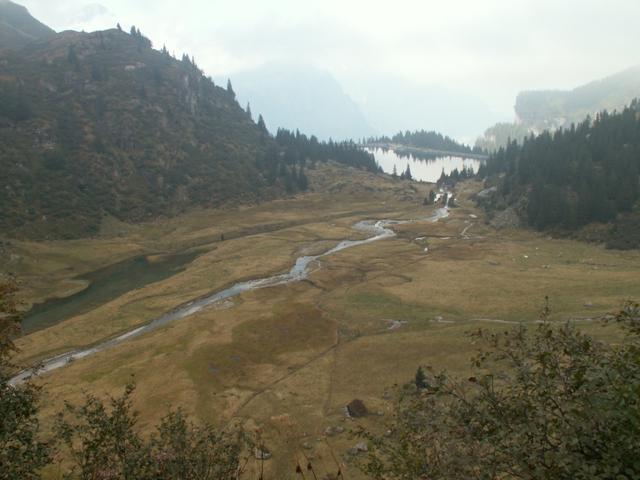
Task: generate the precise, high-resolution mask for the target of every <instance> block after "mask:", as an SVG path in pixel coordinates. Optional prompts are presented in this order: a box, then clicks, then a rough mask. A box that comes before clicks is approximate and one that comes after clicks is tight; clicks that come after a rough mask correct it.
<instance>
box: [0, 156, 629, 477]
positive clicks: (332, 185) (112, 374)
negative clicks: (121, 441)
mask: <svg viewBox="0 0 640 480" xmlns="http://www.w3.org/2000/svg"><path fill="white" fill-rule="evenodd" d="M311 180H312V186H313V187H314V189H315V190H316V193H314V192H311V193H308V194H305V195H302V196H299V197H297V198H295V199H289V200H282V201H277V202H270V203H267V204H264V205H258V206H254V207H246V208H240V209H237V210H228V211H200V212H195V213H191V214H188V215H184V216H182V217H180V218H175V219H170V220H165V221H162V222H160V221H158V222H153V223H150V224H147V225H142V226H137V227H132V226H127V225H116V224H112V225H108V226H106V227H105V232H104V235H103V236H101V237H99V238H97V239H92V240H78V241H72V242H42V243H33V242H31V243H23V242H13V244H12V246H11V247H10V253H7V255H9V257H8V258H10V268H11V269H12V270H13V271H14V272H16V273H17V274H18V276H19V278H20V279H21V280H22V281H23V283H24V294H25V299H26V300H27V301H29V302H33V301H41V300H43V299H44V298H48V297H51V296H55V295H68V294H69V293H71V292H73V291H77V290H78V289H81V288H83V287H84V286H86V285H83V283H82V282H81V281H78V280H76V279H75V277H77V276H78V275H81V274H83V273H86V272H88V271H91V270H95V269H98V268H101V267H104V266H105V265H108V264H109V263H114V262H116V261H121V260H123V259H126V258H129V257H131V256H134V255H142V254H144V255H158V254H166V253H167V252H179V251H185V250H188V249H193V248H195V249H197V250H198V253H199V255H198V256H197V257H196V258H195V260H194V261H193V262H192V263H190V264H188V265H187V266H186V268H185V269H184V270H183V271H181V272H179V273H177V274H175V275H173V276H170V277H169V278H166V279H164V280H161V281H159V282H155V283H152V284H149V285H146V286H143V287H141V288H138V289H135V290H133V291H130V292H128V293H126V294H124V295H122V296H120V297H118V298H116V299H113V300H111V301H108V302H107V303H104V304H103V305H101V306H99V307H98V308H95V309H93V310H91V311H89V312H86V313H84V314H81V315H77V316H75V317H73V318H71V319H69V320H66V321H64V322H61V323H58V324H57V325H55V326H52V327H49V328H46V329H43V330H39V331H36V332H34V333H31V334H29V335H27V336H24V337H22V338H20V339H19V340H18V346H19V347H20V349H21V353H20V355H19V357H18V358H17V361H19V362H22V363H23V364H32V363H33V362H35V361H36V360H38V359H42V358H45V357H48V356H51V355H53V354H56V353H60V352H63V351H66V350H69V349H71V348H75V347H80V346H86V345H90V344H92V343H95V342H98V341H99V340H102V339H104V338H107V337H110V336H113V335H116V334H118V333H120V332H123V331H126V330H128V329H131V328H133V327H134V326H136V325H140V324H143V323H145V322H148V321H150V320H151V319H153V318H155V317H157V316H158V315H160V314H162V313H163V312H166V311H168V310H170V309H172V308H174V307H176V306H178V305H181V304H184V303H185V302H188V301H189V300H192V299H194V298H197V297H201V296H203V295H205V294H208V293H210V292H212V291H216V290H219V289H221V288H223V287H225V286H228V285H230V284H232V283H234V282H236V281H238V280H244V279H250V278H259V277H263V276H266V275H269V274H273V273H277V272H284V271H287V270H288V269H289V268H290V267H291V265H292V263H293V261H294V260H295V258H296V257H298V256H299V255H301V254H312V253H319V252H322V251H325V250H327V249H329V248H331V247H332V246H334V245H336V244H337V243H338V242H339V241H340V240H342V239H345V238H363V236H364V234H362V233H358V232H356V231H354V230H353V229H352V225H353V224H354V223H356V222H357V221H360V220H363V219H381V218H394V219H419V218H425V217H427V216H428V215H429V214H430V213H432V211H433V209H434V207H424V206H422V198H424V196H425V195H426V194H427V192H428V191H429V189H430V188H433V186H431V185H427V184H414V186H411V185H410V184H409V182H403V181H392V180H391V179H388V178H382V177H374V176H371V175H370V174H367V173H364V172H359V171H355V170H349V171H347V172H345V171H344V170H340V169H337V168H336V167H324V166H323V167H319V169H318V170H316V171H315V172H313V173H312V175H311ZM480 188H481V186H480V184H477V183H473V182H468V183H465V184H461V185H460V186H459V187H458V191H457V192H456V193H457V204H458V207H457V208H454V209H451V215H450V216H449V217H448V218H446V219H443V220H440V221H439V222H437V223H431V222H424V221H415V222H411V223H406V224H402V225H398V226H395V227H394V230H395V231H396V233H397V236H396V237H394V238H391V239H385V240H381V241H378V242H375V243H370V244H365V245H361V246H358V247H355V248H352V249H348V250H344V251H342V252H338V253H336V254H334V255H331V256H328V257H325V258H322V259H321V265H320V268H318V269H316V270H315V271H314V272H313V273H312V274H311V275H310V276H309V278H308V279H307V280H304V281H301V282H297V283H292V284H288V285H281V286H276V287H270V288H266V289H262V290H256V291H252V292H247V293H244V294H242V295H240V296H238V297H235V298H233V299H228V300H225V301H223V302H220V303H219V304H216V305H213V306H212V307H211V308H207V309H205V310H203V311H201V312H198V313H197V314H195V315H193V316H191V317H188V318H185V319H183V320H180V321H176V322H174V323H171V324H170V325H168V326H166V327H164V328H161V329H159V330H156V331H153V332H151V333H149V334H148V335H144V336H142V337H139V338H136V339H133V340H131V341H129V342H125V343H123V344H121V345H118V346H117V347H114V348H112V349H109V350H106V351H103V352H100V353H98V354H96V355H94V356H91V357H88V358H86V359H82V360H77V361H74V362H72V363H70V364H69V365H68V366H66V367H64V368H61V369H59V370H56V371H54V372H52V373H50V374H47V375H44V376H43V377H42V378H41V379H39V380H38V382H39V383H42V384H43V385H44V395H45V396H46V401H45V402H44V403H43V415H44V423H45V427H47V426H49V425H50V424H51V421H52V418H53V414H54V413H55V412H56V411H58V410H59V409H60V408H61V406H62V404H63V401H65V400H71V401H76V402H77V401H80V400H81V399H82V395H83V392H85V391H91V392H93V393H96V394H98V395H102V394H108V393H110V394H118V393H119V392H121V391H122V387H123V385H124V384H125V383H126V382H127V381H128V380H129V379H130V378H131V377H132V376H133V377H134V378H135V380H136V382H137V385H138V388H137V393H136V402H137V407H138V409H139V410H140V411H141V413H142V415H141V426H142V428H146V427H147V426H149V425H151V424H153V423H156V422H157V421H158V420H159V418H160V417H161V416H162V415H163V414H164V413H166V410H167V408H168V406H169V405H172V406H174V407H175V406H180V407H182V408H184V409H185V410H186V411H187V412H188V413H190V414H192V415H193V416H194V417H195V418H197V419H198V420H203V421H210V422H213V423H215V424H225V423H226V422H229V421H231V420H232V419H234V418H235V419H239V420H241V421H242V422H244V423H245V425H246V427H247V428H249V429H253V430H256V431H259V432H261V435H262V437H263V438H264V440H265V442H266V444H267V446H268V447H269V449H270V450H272V451H273V452H274V456H273V458H272V459H271V460H269V461H267V462H266V464H265V467H266V469H267V474H266V478H271V479H286V478H294V477H295V473H294V469H295V462H296V461H297V460H299V461H301V462H306V460H305V459H306V458H309V459H312V461H313V462H314V465H316V467H317V468H318V469H319V470H320V471H321V472H329V471H332V470H335V466H334V465H335V463H334V460H333V455H335V456H336V457H337V458H338V460H339V461H341V462H345V463H346V471H347V472H348V475H347V477H346V478H360V477H359V476H358V475H359V474H358V473H357V470H356V468H355V467H354V459H352V458H351V457H350V456H349V454H347V451H348V450H349V449H350V448H351V447H353V445H354V444H356V443H358V442H359V441H360V440H358V439H355V438H354V437H353V436H351V435H350V434H349V433H348V432H349V430H351V429H354V430H355V429H357V428H358V427H359V426H366V427H367V428H372V429H379V428H383V425H384V422H385V416H389V415H390V413H391V411H390V407H391V403H390V401H389V398H390V395H389V392H392V391H393V388H394V385H400V384H403V383H405V382H407V381H409V380H410V379H411V378H412V376H413V374H414V372H415V370H416V368H417V366H418V365H425V366H432V367H434V368H435V369H443V368H444V369H447V370H448V371H450V372H457V373H462V374H464V373H465V371H466V370H467V369H468V367H469V361H468V360H469V357H470V356H471V355H472V353H473V352H474V348H475V347H474V346H473V345H472V344H471V341H470V340H469V338H468V335H467V333H468V332H470V331H471V330H473V329H478V328H481V327H482V328H490V329H503V328H508V326H509V325H510V324H511V322H513V323H515V322H520V321H523V322H531V323H533V322H535V321H536V320H537V318H538V312H539V311H540V310H541V308H542V307H543V304H544V298H545V296H546V295H548V296H549V301H550V306H551V310H552V314H551V317H552V319H553V320H557V321H562V320H566V319H574V320H577V321H579V322H580V325H581V326H583V328H585V329H586V330H589V331H590V332H592V333H594V334H595V335H597V336H599V337H600V338H602V339H604V340H607V341H618V340H619V332H618V331H617V330H616V328H615V326H608V327H603V326H601V324H599V323H598V324H595V323H594V322H591V321H590V319H592V318H596V317H598V316H601V315H603V314H606V313H608V312H611V311H615V310H616V309H619V307H620V306H621V305H622V303H623V302H624V301H625V300H627V299H631V298H635V299H639V298H640V282H638V276H637V273H638V271H640V253H639V252H638V251H626V252H619V251H613V250H606V249H604V248H602V247H599V246H595V245H592V244H586V243H579V242H575V241H571V240H556V239H551V238H547V237H546V236H543V235H540V234H537V233H534V232H530V231H521V230H519V231H515V230H513V231H511V230H500V231H497V230H493V229H492V228H491V227H489V226H487V225H486V224H485V222H484V220H483V218H482V213H481V211H479V210H478V209H476V208H475V207H474V205H473V203H472V202H471V201H470V200H469V195H470V194H471V193H473V192H474V191H477V190H479V189H480ZM317 192H327V193H317ZM221 235H224V240H223V241H221ZM152 258H153V257H152ZM355 398H359V399H362V400H363V401H364V403H365V404H366V405H367V407H368V408H369V410H370V411H371V412H373V413H374V414H373V415H371V416H369V417H367V418H365V419H360V420H349V419H346V418H345V414H344V407H345V405H346V404H347V403H349V402H350V401H351V400H353V399H355ZM336 426H341V427H343V428H344V429H345V432H344V433H339V434H335V429H334V430H333V431H329V432H328V431H327V428H328V427H336ZM338 430H340V429H338ZM250 468H257V465H251V466H250ZM248 478H253V477H251V476H250V475H249V476H248Z"/></svg>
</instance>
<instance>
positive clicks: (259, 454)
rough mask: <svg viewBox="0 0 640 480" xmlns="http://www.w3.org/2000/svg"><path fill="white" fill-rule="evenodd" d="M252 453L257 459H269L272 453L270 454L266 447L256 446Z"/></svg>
mask: <svg viewBox="0 0 640 480" xmlns="http://www.w3.org/2000/svg"><path fill="white" fill-rule="evenodd" d="M253 455H254V456H255V457H256V458H257V459H258V460H269V459H270V458H271V457H272V456H273V455H272V454H271V452H270V451H269V450H267V449H266V448H264V447H262V448H258V447H256V448H255V449H254V450H253Z"/></svg>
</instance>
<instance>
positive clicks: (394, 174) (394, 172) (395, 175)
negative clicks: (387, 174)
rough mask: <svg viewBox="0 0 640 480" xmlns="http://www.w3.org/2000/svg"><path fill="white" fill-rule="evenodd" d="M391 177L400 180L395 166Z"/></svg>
mask: <svg viewBox="0 0 640 480" xmlns="http://www.w3.org/2000/svg"><path fill="white" fill-rule="evenodd" d="M391 176H392V177H393V178H398V169H397V168H396V166H395V164H394V165H393V173H392V174H391Z"/></svg>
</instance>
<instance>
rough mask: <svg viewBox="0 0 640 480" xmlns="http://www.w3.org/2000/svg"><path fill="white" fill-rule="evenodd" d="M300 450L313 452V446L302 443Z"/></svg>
mask: <svg viewBox="0 0 640 480" xmlns="http://www.w3.org/2000/svg"><path fill="white" fill-rule="evenodd" d="M302 448H304V449H305V450H313V445H311V444H310V443H309V442H304V443H303V444H302Z"/></svg>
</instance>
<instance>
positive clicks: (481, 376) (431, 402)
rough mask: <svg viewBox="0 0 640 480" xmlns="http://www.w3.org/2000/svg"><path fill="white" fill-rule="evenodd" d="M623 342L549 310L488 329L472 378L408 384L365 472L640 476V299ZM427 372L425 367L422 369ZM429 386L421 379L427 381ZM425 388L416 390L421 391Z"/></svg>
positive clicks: (393, 475) (625, 318)
mask: <svg viewBox="0 0 640 480" xmlns="http://www.w3.org/2000/svg"><path fill="white" fill-rule="evenodd" d="M617 318H618V321H620V322H621V323H622V324H623V326H624V328H625V330H626V332H627V338H626V341H625V342H624V343H623V344H622V345H614V346H609V345H605V344H602V343H600V342H597V341H595V340H594V339H593V338H591V337H590V336H588V335H585V334H583V333H581V332H580V331H579V330H577V329H576V328H575V327H574V326H571V325H569V324H565V325H561V326H556V325H553V324H551V323H549V322H548V321H547V318H546V315H543V318H542V322H541V323H540V325H539V326H537V327H535V328H533V332H532V331H530V329H528V328H526V327H524V326H520V327H517V328H515V329H514V330H512V331H508V332H503V333H498V334H495V333H489V332H486V331H480V332H478V333H476V334H475V337H476V338H477V339H479V340H481V341H482V342H483V344H484V345H486V347H485V348H484V349H483V350H482V351H481V352H480V353H479V354H478V356H476V357H475V358H474V359H473V361H472V364H473V367H474V370H473V373H472V374H471V376H469V377H468V378H467V379H460V378H455V377H452V376H450V375H448V374H447V373H445V372H443V373H436V374H434V375H433V378H432V383H431V384H430V385H428V387H426V388H425V387H424V386H423V387H422V388H421V387H420V386H418V375H416V381H415V385H411V387H410V388H407V389H405V391H403V392H402V393H401V395H400V399H399V400H398V403H397V405H396V411H395V417H394V419H393V423H392V424H391V425H390V427H389V428H390V430H389V432H390V433H388V434H386V435H381V436H377V435H371V434H366V433H365V434H364V435H365V437H367V438H368V439H369V440H370V441H371V444H372V445H373V446H374V450H373V452H372V453H371V455H370V458H369V461H368V462H367V463H366V464H365V466H364V470H365V471H366V472H367V473H368V474H370V475H371V476H372V477H373V478H377V479H385V480H392V479H415V478H430V479H467V478H486V479H500V478H523V479H531V480H537V479H547V478H554V479H561V478H566V479H574V478H590V479H610V478H637V477H638V476H640V464H639V463H638V460H637V452H638V451H639V450H640V440H639V439H640V421H639V418H640V396H639V395H638V389H640V356H639V351H640V336H639V335H638V334H639V333H640V329H639V325H640V307H639V305H638V304H635V303H629V304H628V305H627V306H626V307H625V309H624V310H623V311H622V312H621V313H620V314H619V315H618V317H617ZM419 372H420V370H419ZM421 385H422V382H421ZM416 388H417V390H416Z"/></svg>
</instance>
